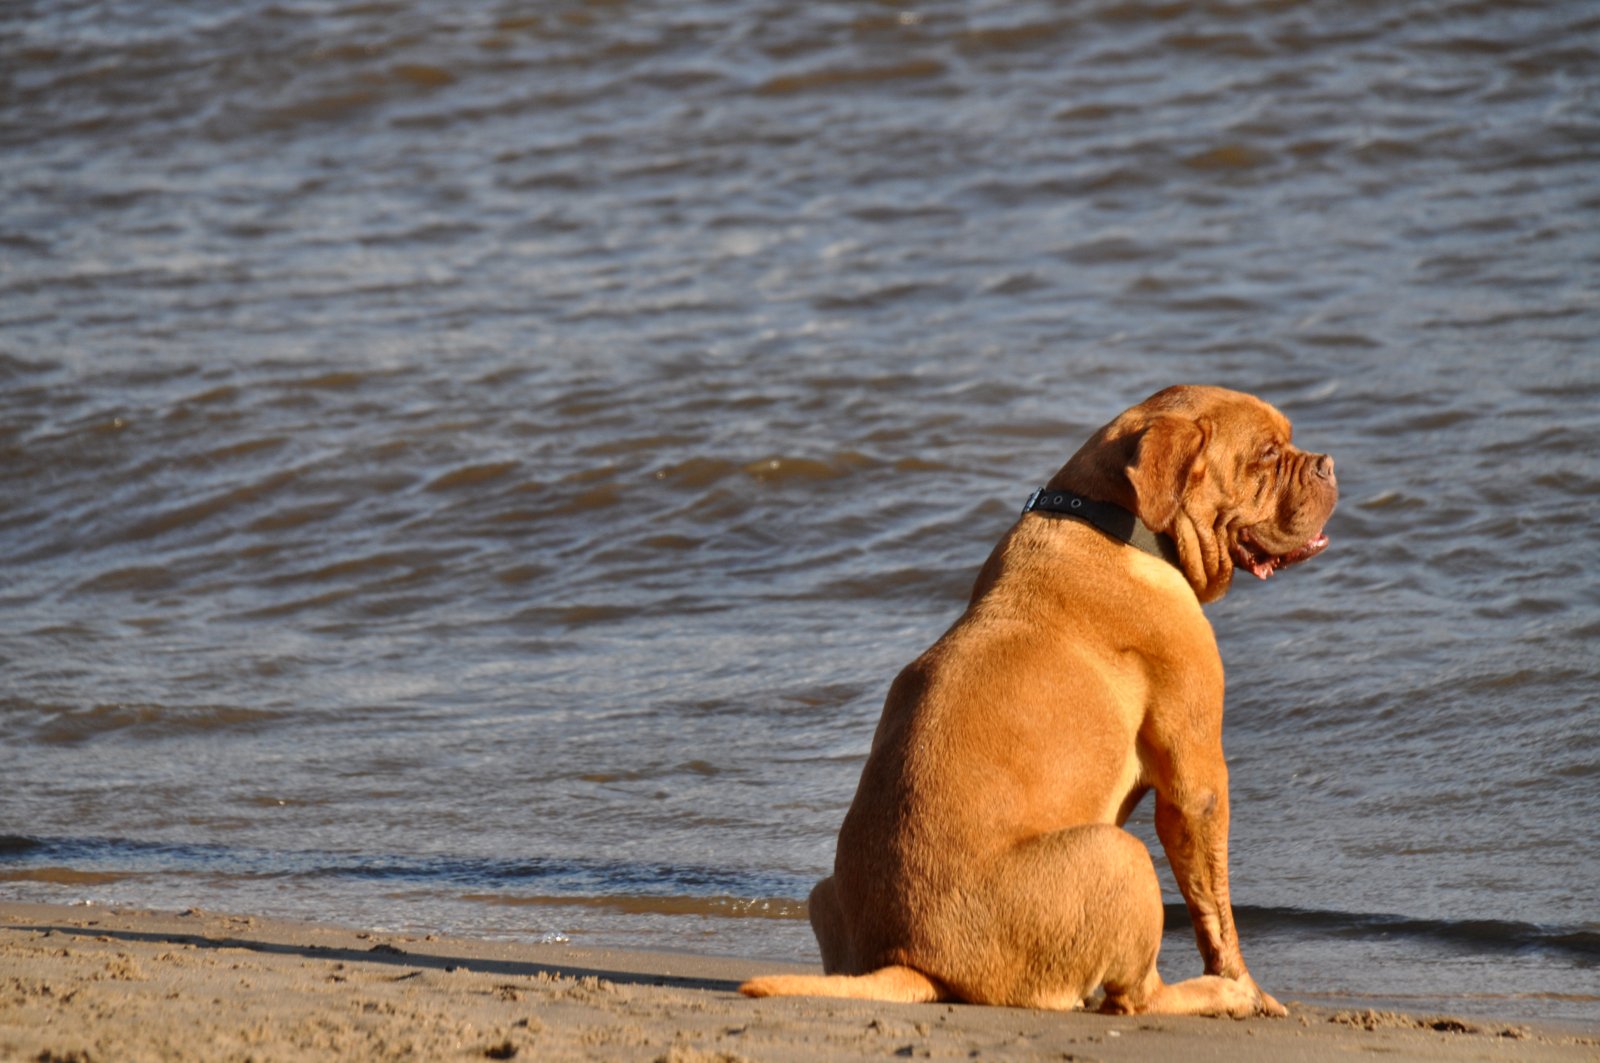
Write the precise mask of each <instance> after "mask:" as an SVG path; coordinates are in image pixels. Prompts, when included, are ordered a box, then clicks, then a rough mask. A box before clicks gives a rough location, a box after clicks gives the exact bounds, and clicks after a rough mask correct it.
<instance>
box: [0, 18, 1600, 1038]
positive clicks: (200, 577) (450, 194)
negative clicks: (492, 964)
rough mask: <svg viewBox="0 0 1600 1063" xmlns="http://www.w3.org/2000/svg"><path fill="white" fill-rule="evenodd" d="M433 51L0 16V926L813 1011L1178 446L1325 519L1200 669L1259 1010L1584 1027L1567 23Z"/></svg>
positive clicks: (1582, 638)
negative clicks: (935, 798)
mask: <svg viewBox="0 0 1600 1063" xmlns="http://www.w3.org/2000/svg"><path fill="white" fill-rule="evenodd" d="M437 7H439V5H432V6H424V9H423V10H420V11H419V10H417V9H415V7H414V6H413V5H399V4H390V3H387V2H384V0H377V2H366V3H359V4H358V3H353V2H349V0H324V2H304V3H296V2H279V3H269V2H239V3H227V4H212V3H204V4H202V3H188V4H184V3H155V2H151V0H121V2H113V3H92V4H90V3H69V2H50V3H46V2H43V0H39V2H26V0H25V2H22V3H13V4H9V5H6V6H5V7H4V8H3V9H0V548H3V550H4V554H5V560H4V569H3V575H0V676H3V686H0V771H3V773H4V778H5V783H4V787H3V789H0V835H3V837H0V896H5V897H11V898H26V899H43V900H92V901H95V902H96V903H107V902H126V903H136V904H144V905H152V906H161V907H183V906H187V905H203V906H207V907H215V908H223V909H229V908H231V909H245V910H255V911H261V912H266V913H274V914H287V915H294V916H303V917H311V918H318V919H325V920H332V921H341V922H355V923H360V924H366V925H375V926H390V927H413V928H423V927H426V928H430V929H449V930H455V931H465V932H473V933H485V934H494V935H505V936H513V937H520V938H558V937H565V938H569V939H570V940H572V941H574V942H589V943H606V944H619V945H631V946H643V947H672V948H689V949H696V950H701V951H713V952H725V953H738V954H745V955H760V956H770V957H783V958H794V959H809V958H813V957H814V955H815V953H814V947H813V945H812V943H811V938H810V931H809V928H808V927H807V926H806V924H805V922H804V918H803V906H802V898H803V897H804V896H805V892H806V890H807V889H808V888H809V885H810V883H811V882H812V881H813V880H814V879H815V878H816V877H817V876H818V875H820V874H822V873H823V872H824V871H825V869H826V868H827V867H828V866H829V864H830V863H831V859H832V844H833V834H834V831H835V830H836V829H837V826H838V823H839V820H840V818H841V817H842V815H843V811H844V808H845V807H846V805H847V803H848V801H849V798H850V795H851V793H852V791H853V788H854V784H855V777H856V774H857V772H858V771H859V768H860V764H861V760H862V757H863V755H864V752H865V749H866V745H867V742H868V739H869V737H870V735H871V729H872V726H873V723H874V721H875V719H876V716H877V712H878V708H879V706H880V703H881V700H882V698H883V695H884V692H885V690H886V688H887V685H888V682H889V679H890V678H891V677H892V676H893V674H894V672H895V671H896V670H898V668H899V667H900V666H901V665H902V664H904V663H905V662H906V661H907V660H909V659H910V658H911V657H913V656H915V654H916V653H918V652H919V651H920V650H921V649H922V648H923V647H924V646H925V645H926V644H927V643H928V642H930V641H931V640H932V639H933V638H934V637H936V636H937V635H938V634H939V632H940V631H942V630H943V628H944V626H945V625H947V624H948V623H949V622H950V621H951V620H952V619H953V618H954V616H955V615H956V614H957V613H958V612H959V610H960V608H961V605H962V603H963V602H964V598H965V594H966V591H967V589H968V586H969V584H970V581H971V579H972V577H973V575H974V574H975V572H976V568H977V566H978V564H979V563H980V562H981V561H982V560H983V558H984V556H985V555H986V553H987V551H988V548H989V546H990V545H991V544H992V543H993V541H994V540H995V539H997V538H998V537H999V536H1000V535H1001V534H1002V533H1003V532H1004V531H1005V529H1006V528H1007V526H1008V525H1009V523H1010V522H1011V521H1012V519H1013V518H1014V516H1015V513H1016V511H1017V509H1018V508H1019V507H1020V505H1021V503H1022V502H1023V500H1024V499H1025V498H1026V497H1027V494H1028V492H1029V491H1030V490H1031V489H1032V488H1033V487H1034V486H1035V485H1036V484H1038V483H1039V482H1041V481H1042V480H1043V479H1045V478H1046V477H1048V475H1049V474H1050V473H1051V472H1053V471H1054V470H1055V469H1056V468H1057V467H1058V466H1059V465H1060V464H1061V462H1062V461H1064V460H1065V458H1066V457H1067V456H1068V455H1069V454H1070V453H1071V452H1072V450H1074V449H1075V448H1076V447H1077V445H1078V444H1079V443H1080V442H1081V441H1082V439H1083V438H1084V437H1085V436H1086V435H1087V434H1088V433H1089V432H1091V431H1092V430H1093V429H1094V428H1095V427H1097V426H1098V425H1099V424H1101V423H1103V422H1104V421H1105V420H1107V419H1109V418H1110V417H1111V416H1112V415H1114V414H1115V413H1116V412H1118V411H1119V410H1121V409H1122V408H1124V407H1125V406H1127V405H1130V404H1131V403H1133V402H1136V401H1138V400H1140V399H1142V398H1143V397H1145V396H1146V395H1147V394H1149V393H1150V392H1152V391H1154V390H1156V389H1157V388H1159V387H1162V386H1164V385H1166V384H1169V383H1174V382H1180V381H1194V382H1210V383H1219V384H1224V385H1229V386H1233V387H1238V388H1243V389H1246V390H1250V391H1254V392H1257V393H1259V394H1261V395H1263V396H1264V397H1266V398H1268V399H1269V400H1271V401H1273V402H1275V403H1276V404H1278V405H1279V406H1280V407H1282V408H1283V409H1284V410H1285V411H1286V412H1287V413H1288V414H1289V415H1290V416H1291V417H1292V418H1294V420H1295V422H1296V426H1297V438H1298V439H1299V440H1300V441H1301V442H1303V443H1304V444H1305V445H1307V446H1310V447H1313V448H1315V449H1319V450H1328V451H1331V452H1332V453H1333V454H1334V455H1335V456H1336V457H1337V458H1338V461H1339V470H1340V477H1341V481H1342V485H1343V498H1344V501H1343V503H1342V505H1341V508H1340V510H1339V512H1338V513H1337V514H1336V516H1335V518H1334V521H1333V523H1332V525H1331V526H1330V528H1329V532H1330V535H1331V536H1332V538H1333V546H1332V548H1331V549H1330V550H1329V551H1328V552H1327V553H1326V554H1324V555H1323V556H1322V557H1321V558H1319V559H1317V561H1316V562H1314V563H1313V564H1311V565H1308V566H1306V567H1304V568H1301V569H1296V570H1295V571H1294V572H1292V573H1289V574H1287V575H1284V576H1282V577H1280V578H1275V579H1273V580H1272V581H1271V582H1270V583H1268V584H1265V585H1256V584H1255V583H1254V581H1251V582H1252V585H1250V586H1239V587H1236V588H1235V591H1234V593H1233V594H1232V595H1231V596H1230V597H1228V598H1227V599H1226V600H1225V601H1223V602H1222V603H1220V604H1218V605H1216V606H1214V607H1211V609H1210V615H1211V618H1212V621H1213V624H1214V625H1215V627H1216V628H1217V632H1218V637H1219V641H1220V643H1221V645H1222V648H1223V653H1224V656H1225V658H1226V662H1227V665H1228V669H1229V683H1230V694H1229V697H1230V701H1229V710H1228V751H1229V757H1230V763H1231V766H1232V772H1233V786H1234V816H1235V821H1234V828H1233V846H1234V856H1233V863H1234V871H1233V878H1234V891H1235V900H1236V902H1237V903H1238V905H1239V906H1240V909H1241V923H1242V926H1243V931H1244V936H1245V953H1246V956H1247V958H1248V959H1249V961H1250V963H1251V965H1252V968H1253V970H1254V971H1255V973H1256V975H1257V977H1258V978H1259V979H1260V980H1261V981H1262V982H1263V983H1264V984H1266V985H1267V986H1268V987H1269V988H1270V989H1272V990H1273V991H1274V992H1276V993H1277V994H1278V995H1280V996H1281V997H1283V998H1284V999H1316V998H1317V997H1319V996H1330V995H1331V996H1343V997H1347V998H1348V997H1355V998H1357V999H1370V1000H1384V1001H1398V1002H1402V1003H1409V1004H1411V1005H1414V1006H1416V1007H1427V1006H1433V1005H1434V1004H1435V1003H1436V1002H1443V1005H1442V1006H1448V1007H1452V1008H1455V1009H1457V1010H1467V1011H1472V1010H1478V1011H1483V1012H1487V1013H1493V1014H1501V1015H1510V1016H1517V1015H1525V1016H1530V1017H1531V1016H1544V1017H1554V1018H1562V1019H1567V1020H1572V1021H1577V1022H1580V1023H1591V1024H1593V1023H1600V897H1597V891H1596V886H1595V883H1596V882H1597V881H1600V857H1597V855H1596V853H1597V851H1600V847H1597V842H1600V837H1597V834H1600V831H1597V827H1596V824H1597V823H1600V766H1597V765H1600V738H1597V737H1596V718H1597V717H1596V708H1597V689H1600V652H1597V649H1600V591H1597V587H1596V583H1595V575H1594V573H1595V571H1596V569H1597V563H1600V547H1597V546H1596V540H1595V533H1594V521H1595V512H1596V505H1597V501H1600V350H1597V344H1596V335H1597V332H1600V225H1597V224H1596V218H1597V212H1600V10H1597V9H1595V8H1594V6H1593V5H1592V4H1589V3H1586V2H1582V0H1568V2H1553V3H1540V4H1521V3H1466V2H1444V0H1429V2H1421V3H1413V4H1373V3H1365V2H1356V3H1331V2H1330V3H1321V2H1313V3H1306V4H1282V3H1268V4H1259V3H1249V4H1244V3H1240V4H1221V3H1206V4H1165V3H1139V2H1132V0H1088V2H1083V3H1014V2H1013V3H1004V4H1000V3H996V4H955V3H946V2H934V3H918V4H907V5H905V6H894V5H885V4H807V5H792V4H777V3H772V2H768V0H755V2H751V3H745V4H740V5H733V6H730V5H722V4H709V3H707V4H702V3H695V2H671V3H667V2H661V3H646V2H640V3H633V2H611V3H592V4H565V5H563V4H547V5H532V6H529V5H513V4H509V3H498V4H497V3H489V4H481V5H469V6H467V7H466V8H465V9H464V10H463V11H460V12H456V13H446V12H443V11H441V10H436V9H435V8H437ZM1136 819H1138V820H1141V821H1147V820H1148V811H1147V810H1145V811H1143V812H1142V813H1140V814H1136ZM1140 829H1141V830H1142V831H1143V832H1144V834H1145V836H1146V837H1149V838H1151V840H1152V841H1153V837H1152V836H1151V833H1150V831H1149V829H1148V823H1147V822H1143V823H1142V825H1141V827H1140ZM1173 896H1174V897H1175V896H1176V894H1175V893H1173ZM1172 914H1173V917H1174V918H1173V923H1174V931H1173V933H1172V934H1171V935H1169V941H1168V945H1167V948H1166V951H1165V952H1164V958H1163V964H1164V966H1165V967H1167V968H1168V969H1169V971H1170V972H1171V973H1174V974H1187V973H1191V972H1193V971H1194V970H1196V969H1197V968H1198V960H1197V958H1196V955H1195V953H1194V949H1193V945H1192V941H1191V939H1190V937H1189V934H1188V932H1187V930H1186V929H1184V927H1183V918H1182V915H1181V913H1180V912H1177V911H1174V912H1173V913H1172Z"/></svg>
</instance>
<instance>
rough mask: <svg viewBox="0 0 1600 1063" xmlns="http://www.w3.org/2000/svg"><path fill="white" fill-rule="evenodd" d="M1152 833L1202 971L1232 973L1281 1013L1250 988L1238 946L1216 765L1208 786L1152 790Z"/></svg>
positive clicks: (1224, 799)
mask: <svg viewBox="0 0 1600 1063" xmlns="http://www.w3.org/2000/svg"><path fill="white" fill-rule="evenodd" d="M1155 819H1156V834H1157V835H1158V836H1159V837H1160V838H1161V847H1162V848H1163V849H1164V850H1165V851H1166V854H1167V862H1168V863H1170V864H1171V865H1172V874H1173V877H1174V878H1176V879H1177V880H1178V888H1179V889H1180V890H1182V891H1183V899H1184V901H1185V902H1186V903H1187V904H1188V906H1189V918H1190V919H1191V920H1192V921H1193V922H1194V933H1195V941H1196V943H1197V944H1198V945H1199V946H1200V955H1201V956H1202V957H1204V959H1205V964H1206V973H1207V974H1215V975H1221V976H1222V977H1224V978H1232V979H1235V980H1237V981H1241V982H1244V983H1246V984H1247V985H1249V986H1251V988H1252V989H1254V990H1255V992H1257V993H1259V994H1260V999H1261V1004H1260V1007H1261V1010H1262V1012H1263V1013H1265V1014H1267V1015H1284V1014H1287V1011H1286V1009H1285V1008H1284V1007H1283V1005H1282V1004H1279V1003H1278V1002H1277V1001H1276V1000H1274V999H1272V997H1270V996H1268V995H1267V994H1266V993H1264V992H1261V990H1260V989H1259V988H1258V987H1256V985H1255V981H1254V980H1253V979H1252V978H1251V977H1250V972H1249V971H1248V970H1247V969H1246V968H1245V965H1244V955H1243V953H1242V952H1240V950H1239V932H1238V929H1237V928H1236V927H1235V926H1234V922H1233V903H1232V901H1231V900H1230V899H1229V895H1228V780H1227V768H1226V767H1222V766H1219V769H1218V772H1217V773H1216V775H1215V776H1214V778H1213V779H1211V780H1209V785H1206V784H1201V785H1195V784H1194V783H1193V782H1192V781H1191V782H1190V785H1186V786H1173V787H1169V788H1166V789H1161V790H1158V791H1157V793H1156V816H1155Z"/></svg>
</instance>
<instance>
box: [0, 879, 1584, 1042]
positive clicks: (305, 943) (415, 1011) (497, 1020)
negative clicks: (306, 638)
mask: <svg viewBox="0 0 1600 1063" xmlns="http://www.w3.org/2000/svg"><path fill="white" fill-rule="evenodd" d="M785 970H788V971H797V972H798V971H812V970H815V968H814V967H809V966H801V965H795V964H787V965H786V964H781V963H777V964H775V963H771V962H768V961H760V960H746V959H729V958H724V957H712V956H699V955H690V954H676V953H674V954H667V953H649V952H632V951H624V950H615V949H596V948H575V947H572V946H569V945H564V944H530V943H523V942H506V941H490V940H476V939H470V938H461V937H446V936H440V935H432V934H430V935H426V936H415V935H407V934H394V933H386V932H376V931H366V930H359V929H351V928H343V927H334V926H324V925H318V924H311V923H300V922H292V921H286V920H279V919H267V918H262V917H258V916H249V915H225V914H219V913H214V912H209V911H199V910H194V909H191V910H190V911H188V912H184V913H181V914H179V913H172V912H150V911H142V910H134V909H123V908H102V907H97V906H95V907H91V906H70V907H69V906H63V905H46V904H27V903H13V902H0V972H3V973H0V990H3V992H0V1058H4V1059H17V1060H51V1061H56V1063H60V1061H65V1060H74V1061H77V1063H87V1061H98V1060H106V1059H116V1060H171V1059H199V1058H204V1059H208V1060H245V1059H251V1060H256V1061H266V1060H290V1059H306V1058H321V1059H345V1058H361V1059H383V1060H400V1059H522V1060H566V1059H571V1060H643V1061H651V1063H653V1061H656V1060H665V1061H668V1063H710V1061H722V1063H732V1061H737V1060H751V1061H767V1060H773V1061H794V1063H813V1061H822V1060H833V1059H841V1058H851V1059H880V1058H889V1059H894V1058H917V1059H985V1058H987V1059H1008V1060H1009V1059H1064V1058H1070V1059H1077V1060H1101V1061H1104V1063H1113V1061H1117V1060H1144V1059H1171V1058H1180V1057H1181V1058H1186V1059H1191V1060H1196V1061H1200V1060H1208V1059H1216V1060H1262V1061H1266V1060H1283V1059H1289V1060H1314V1059H1323V1058H1332V1057H1335V1056H1339V1057H1344V1056H1347V1055H1348V1054H1349V1053H1351V1052H1363V1051H1364V1052H1383V1053H1389V1054H1398V1055H1399V1056H1401V1057H1402V1058H1407V1059H1418V1060H1465V1059H1484V1058H1487V1059H1496V1060H1539V1061H1542V1060H1596V1059H1600V1036H1591V1035H1587V1034H1584V1033H1580V1032H1578V1031H1575V1030H1572V1029H1569V1028H1565V1027H1562V1026H1559V1025H1554V1024H1541V1023H1535V1024H1529V1023H1524V1022H1496V1021H1489V1020H1483V1019H1478V1018H1459V1017H1454V1016H1450V1015H1431V1014H1417V1015H1408V1014H1405V1013H1401V1012H1393V1011H1375V1010H1371V1009H1337V1008H1330V1007H1325V1006H1321V1005H1309V1004H1299V1003H1295V1002H1289V1001H1286V1002H1285V1003H1288V1004H1289V1007H1290V1015H1289V1018H1287V1019H1246V1020H1233V1019H1195V1018H1175V1017H1168V1016H1103V1015H1099V1014H1095V1013H1088V1012H1072V1013H1057V1012H1036V1011H1027V1010H1021V1009H1013V1008H988V1007H974V1006H970V1005H950V1004H922V1005H901V1004H880V1003H875V1002H871V1001H839V1000H815V999H806V998H786V999H778V1000H749V999H746V998H744V997H741V996H739V995H738V993H737V986H738V983H739V982H740V981H741V980H743V979H744V978H746V977H749V976H750V975H752V974H757V973H778V972H782V971H785Z"/></svg>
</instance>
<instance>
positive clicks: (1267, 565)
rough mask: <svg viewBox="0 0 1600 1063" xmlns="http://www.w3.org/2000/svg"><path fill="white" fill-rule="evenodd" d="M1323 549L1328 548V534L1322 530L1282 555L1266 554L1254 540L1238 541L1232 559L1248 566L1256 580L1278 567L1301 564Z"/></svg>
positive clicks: (1262, 578)
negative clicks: (1304, 544)
mask: <svg viewBox="0 0 1600 1063" xmlns="http://www.w3.org/2000/svg"><path fill="white" fill-rule="evenodd" d="M1325 549H1328V536H1326V535H1323V533H1322V532H1318V533H1317V535H1314V536H1310V540H1309V541H1307V543H1306V546H1301V548H1299V549H1293V551H1290V552H1288V554H1282V556H1272V554H1267V552H1266V551H1262V549H1261V548H1259V546H1258V544H1256V543H1254V540H1246V541H1240V544H1238V549H1237V551H1235V556H1234V560H1235V562H1237V564H1238V565H1242V567H1245V568H1248V570H1250V572H1251V573H1254V576H1256V580H1266V578H1267V576H1270V575H1272V573H1274V572H1277V570H1278V568H1288V567H1290V565H1298V564H1301V562H1302V560H1309V559H1312V557H1315V556H1317V554H1320V552H1323V551H1325Z"/></svg>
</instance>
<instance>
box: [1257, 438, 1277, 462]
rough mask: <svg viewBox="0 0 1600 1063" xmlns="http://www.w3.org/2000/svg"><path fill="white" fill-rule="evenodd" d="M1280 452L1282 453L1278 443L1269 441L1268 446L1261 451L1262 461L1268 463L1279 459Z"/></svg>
mask: <svg viewBox="0 0 1600 1063" xmlns="http://www.w3.org/2000/svg"><path fill="white" fill-rule="evenodd" d="M1279 453H1281V452H1280V451H1279V450H1278V444H1276V443H1268V444H1267V445H1266V448H1265V449H1264V450H1262V451H1261V462H1262V464H1266V463H1267V462H1272V461H1277V460H1278V455H1279Z"/></svg>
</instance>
